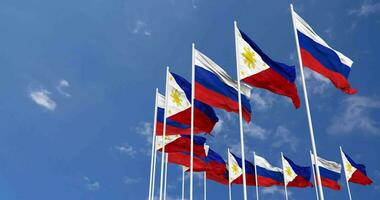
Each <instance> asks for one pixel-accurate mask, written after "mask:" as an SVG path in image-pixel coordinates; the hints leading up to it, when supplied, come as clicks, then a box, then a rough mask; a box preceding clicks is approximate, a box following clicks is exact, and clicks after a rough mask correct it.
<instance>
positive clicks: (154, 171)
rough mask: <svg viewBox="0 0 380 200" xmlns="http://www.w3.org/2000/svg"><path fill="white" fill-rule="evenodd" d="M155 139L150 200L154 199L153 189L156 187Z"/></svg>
mask: <svg viewBox="0 0 380 200" xmlns="http://www.w3.org/2000/svg"><path fill="white" fill-rule="evenodd" d="M156 142H157V140H156V137H154V148H155V150H154V157H153V159H154V160H153V178H152V196H151V200H153V199H154V188H155V185H156V164H157V150H156Z"/></svg>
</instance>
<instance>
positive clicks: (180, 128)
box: [156, 94, 190, 136]
mask: <svg viewBox="0 0 380 200" xmlns="http://www.w3.org/2000/svg"><path fill="white" fill-rule="evenodd" d="M164 116H165V96H164V95H162V94H158V98H157V122H156V135H158V136H160V135H162V134H163V133H162V131H163V130H164V126H163V125H164ZM187 133H190V125H186V124H181V123H178V122H176V121H173V120H171V119H166V133H165V135H173V134H187Z"/></svg>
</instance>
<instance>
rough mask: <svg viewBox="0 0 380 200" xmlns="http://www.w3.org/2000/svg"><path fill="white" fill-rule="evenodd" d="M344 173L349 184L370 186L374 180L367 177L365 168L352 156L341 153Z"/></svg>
mask: <svg viewBox="0 0 380 200" xmlns="http://www.w3.org/2000/svg"><path fill="white" fill-rule="evenodd" d="M341 154H342V160H343V166H344V172H345V174H346V178H347V181H348V182H351V183H357V184H360V185H370V184H372V180H371V179H370V178H369V177H368V176H367V172H366V169H365V166H364V165H362V164H357V163H356V162H355V161H354V160H352V158H351V157H350V156H348V155H347V154H346V153H345V152H343V151H341Z"/></svg>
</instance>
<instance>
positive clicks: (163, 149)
mask: <svg viewBox="0 0 380 200" xmlns="http://www.w3.org/2000/svg"><path fill="white" fill-rule="evenodd" d="M168 75H169V67H166V83H165V112H164V125H163V130H162V141H161V144H162V154H161V177H160V200H162V191H163V184H164V164H165V144H164V140H165V134H166V116H167V110H168V109H167V108H168Z"/></svg>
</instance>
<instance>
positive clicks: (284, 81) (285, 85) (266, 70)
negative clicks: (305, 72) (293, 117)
mask: <svg viewBox="0 0 380 200" xmlns="http://www.w3.org/2000/svg"><path fill="white" fill-rule="evenodd" d="M235 34H236V35H237V36H236V40H237V41H236V42H237V48H239V49H237V51H238V52H239V54H238V55H237V56H238V59H239V66H238V68H239V73H240V77H241V80H242V81H244V82H245V83H248V84H250V85H252V86H255V87H258V88H263V89H267V90H269V91H271V92H273V93H276V94H279V95H283V96H287V97H289V98H290V99H291V100H292V102H293V105H294V107H295V108H299V107H300V99H299V96H298V92H297V86H296V84H295V82H294V81H295V79H296V70H295V67H294V66H288V65H286V64H283V63H279V62H276V61H274V60H272V59H271V58H270V57H269V56H267V55H266V54H265V53H264V52H263V51H262V50H261V49H260V48H259V47H258V46H257V45H256V44H255V43H254V42H253V41H252V40H251V39H250V38H249V37H248V35H246V34H245V33H244V32H243V31H241V30H239V29H237V30H235Z"/></svg>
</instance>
